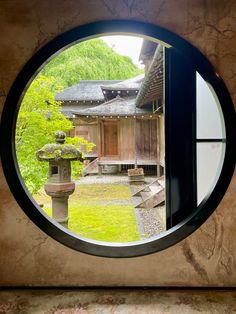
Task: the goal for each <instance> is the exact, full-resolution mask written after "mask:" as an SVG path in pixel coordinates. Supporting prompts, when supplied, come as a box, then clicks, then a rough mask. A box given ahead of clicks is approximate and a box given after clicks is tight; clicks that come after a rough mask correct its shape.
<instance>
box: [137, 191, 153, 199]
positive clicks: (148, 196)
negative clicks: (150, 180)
mask: <svg viewBox="0 0 236 314" xmlns="http://www.w3.org/2000/svg"><path fill="white" fill-rule="evenodd" d="M140 195H141V197H142V200H143V201H146V200H147V199H149V198H150V197H152V195H153V193H152V192H151V191H150V192H140Z"/></svg>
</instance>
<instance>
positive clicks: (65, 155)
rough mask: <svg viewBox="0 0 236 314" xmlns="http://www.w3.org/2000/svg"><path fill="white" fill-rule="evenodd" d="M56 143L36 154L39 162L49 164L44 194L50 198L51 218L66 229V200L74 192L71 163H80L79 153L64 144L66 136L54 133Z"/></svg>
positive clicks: (74, 148) (72, 146)
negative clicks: (76, 161)
mask: <svg viewBox="0 0 236 314" xmlns="http://www.w3.org/2000/svg"><path fill="white" fill-rule="evenodd" d="M55 137H56V143H53V144H46V145H44V146H43V147H42V148H41V149H39V150H38V151H37V152H36V157H37V159H38V160H39V161H47V162H49V170H48V182H47V183H46V184H45V185H44V189H45V192H46V193H47V194H48V195H49V196H51V198H52V217H53V218H54V219H55V220H56V221H57V222H59V223H60V224H61V225H63V226H64V227H66V228H67V227H68V199H69V195H71V194H72V193H73V192H74V190H75V183H74V182H73V181H72V180H71V161H73V160H80V161H82V154H81V152H80V151H79V150H78V149H77V148H76V147H75V146H74V145H71V144H65V137H66V134H65V133H64V132H62V131H57V132H56V133H55Z"/></svg>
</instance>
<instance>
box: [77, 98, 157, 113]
mask: <svg viewBox="0 0 236 314" xmlns="http://www.w3.org/2000/svg"><path fill="white" fill-rule="evenodd" d="M73 114H75V115H78V116H134V115H145V114H152V111H150V110H148V109H146V108H136V107H135V98H131V99H130V98H121V97H119V96H117V97H116V98H114V99H112V100H110V101H107V102H105V103H103V104H101V105H98V106H95V107H92V108H87V109H77V110H74V111H73Z"/></svg>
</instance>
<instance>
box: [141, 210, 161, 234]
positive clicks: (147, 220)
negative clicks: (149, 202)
mask: <svg viewBox="0 0 236 314" xmlns="http://www.w3.org/2000/svg"><path fill="white" fill-rule="evenodd" d="M163 211H164V206H159V207H156V208H140V209H139V213H140V218H141V221H142V225H143V230H144V234H145V238H151V237H154V236H156V235H158V234H160V233H161V232H163V231H165V225H164V221H163V218H162V217H161V216H162V215H161V212H163Z"/></svg>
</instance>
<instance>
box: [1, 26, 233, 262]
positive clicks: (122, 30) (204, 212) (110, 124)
mask: <svg viewBox="0 0 236 314" xmlns="http://www.w3.org/2000/svg"><path fill="white" fill-rule="evenodd" d="M118 35H119V36H118ZM122 46H123V49H124V50H125V54H127V51H128V50H130V51H131V50H132V51H131V52H130V56H131V58H133V56H134V58H136V61H135V59H132V60H131V58H128V57H127V56H123V55H122V53H124V52H120V51H119V49H121V48H122ZM129 48H130V49H129ZM131 48H132V49H131ZM134 48H135V49H134ZM133 50H136V51H135V52H133ZM135 55H136V57H135ZM137 56H138V57H137ZM1 132H2V136H1V155H2V164H3V169H4V173H5V176H6V178H7V181H8V184H9V186H10V189H11V191H12V193H13V195H14V196H15V198H16V200H17V202H18V203H19V205H20V206H21V207H22V209H23V210H24V211H25V213H26V214H27V215H28V216H29V218H30V219H31V220H32V221H33V222H34V223H35V224H37V225H38V226H39V227H40V228H41V229H42V230H43V231H45V232H46V233H47V234H48V235H50V236H52V237H53V238H54V239H56V240H57V241H59V242H61V243H63V244H64V245H66V246H68V247H70V248H73V249H75V250H78V251H81V252H84V253H88V254H93V255H98V256H105V257H133V256H140V255H145V254H150V253H153V252H157V251H160V250H163V249H165V248H167V247H169V246H171V245H174V244H175V243H177V242H179V241H181V240H182V239H184V238H185V237H187V236H188V235H190V234H191V233H192V232H193V231H195V230H196V229H197V228H198V227H199V226H200V225H201V224H202V223H203V222H204V221H205V220H206V219H207V218H208V217H209V216H210V215H211V213H212V212H213V211H214V209H215V208H216V206H217V205H218V204H219V202H220V200H221V199H222V197H223V195H224V193H225V191H226V189H227V187H228V184H229V182H230V179H231V176H232V173H233V170H234V165H235V147H234V144H233V134H235V113H234V109H233V104H232V101H231V99H230V96H229V94H228V92H227V89H226V87H225V85H224V83H223V81H222V80H221V78H220V77H219V75H218V74H217V72H216V71H215V70H214V68H213V67H212V66H211V64H210V63H209V62H208V61H207V59H206V58H205V57H204V56H203V55H202V54H201V53H200V52H199V51H198V50H197V49H196V48H194V47H193V46H192V45H190V44H189V43H188V42H186V41H185V40H184V39H182V38H180V37H179V36H177V35H175V34H173V33H171V32H169V31H167V30H164V29H162V28H160V27H158V26H155V25H150V24H146V23H141V22H134V21H104V22H96V23H92V24H88V25H83V26H80V27H77V28H75V29H73V30H71V31H69V32H66V33H64V34H62V35H60V36H58V37H57V38H55V39H54V40H52V41H51V42H50V43H48V44H47V45H46V46H44V47H43V48H41V49H40V50H39V51H38V52H37V53H36V54H35V55H34V56H33V57H32V58H31V59H30V60H29V61H28V63H27V64H26V65H25V66H24V68H23V69H22V71H21V72H20V73H19V75H18V77H17V79H16V80H15V82H14V84H13V86H12V88H11V90H10V92H9V94H8V97H7V100H6V103H5V106H4V110H3V114H2V124H1Z"/></svg>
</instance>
